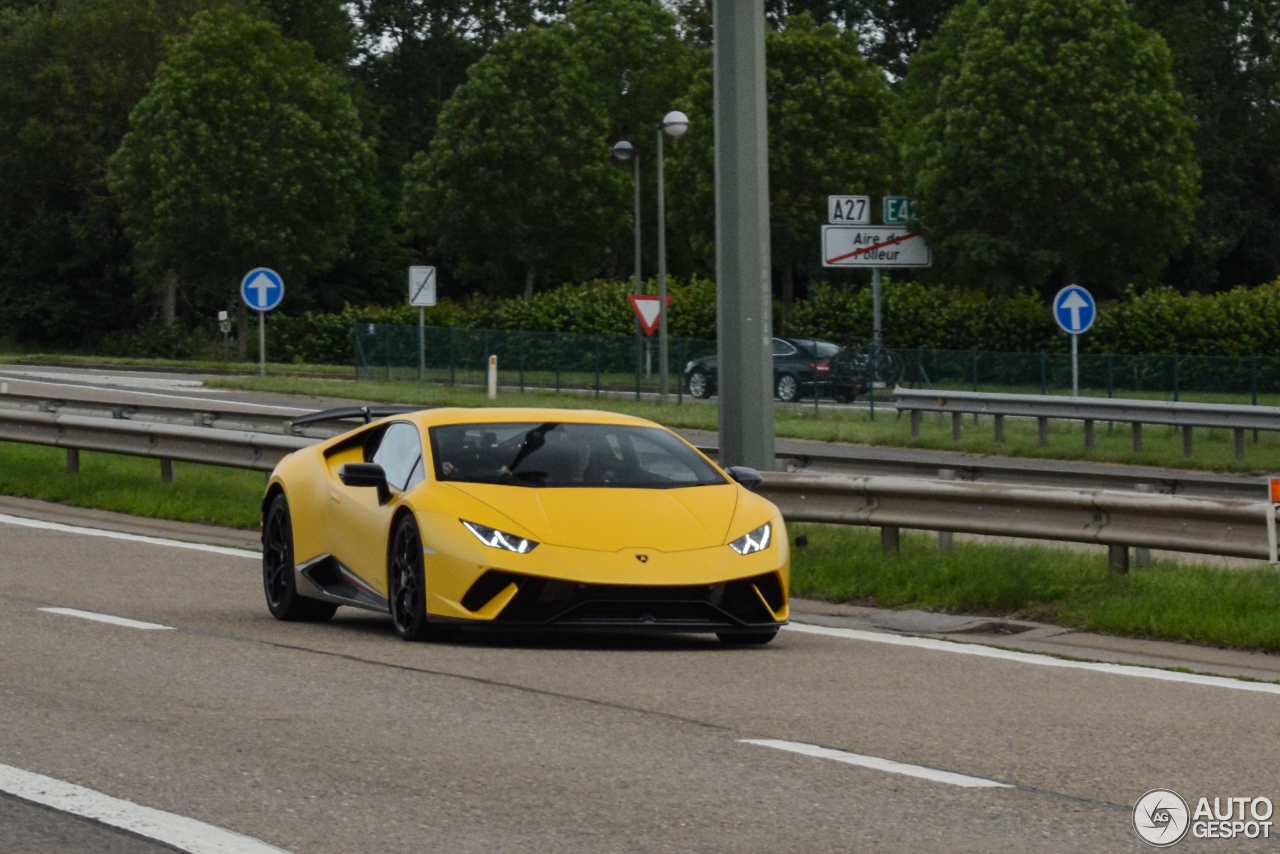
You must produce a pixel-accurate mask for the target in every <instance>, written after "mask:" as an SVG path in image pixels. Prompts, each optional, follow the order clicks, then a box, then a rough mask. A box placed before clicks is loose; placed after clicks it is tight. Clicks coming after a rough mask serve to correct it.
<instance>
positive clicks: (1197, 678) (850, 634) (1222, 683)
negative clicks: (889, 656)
mask: <svg viewBox="0 0 1280 854" xmlns="http://www.w3.org/2000/svg"><path fill="white" fill-rule="evenodd" d="M783 628H787V629H791V630H792V631H796V632H805V633H807V634H813V635H827V636H828V637H835V638H847V639H849V640H860V641H868V642H869V643H884V644H889V645H890V646H911V647H915V648H916V649H928V650H932V651H934V652H951V653H956V654H959V655H976V656H978V657H979V658H996V659H1000V660H1002V661H1016V662H1019V663H1021V664H1037V665H1039V666H1041V667H1065V668H1067V669H1070V670H1092V671H1093V672H1095V673H1109V674H1111V675H1112V676H1136V677H1137V678H1139V679H1155V680H1156V681H1159V682H1182V683H1184V684H1187V685H1203V686H1205V687H1208V688H1233V689H1235V690H1237V691H1255V692H1257V693H1259V694H1280V685H1277V684H1275V683H1273V682H1246V681H1245V680H1243V679H1233V678H1231V677H1230V676H1202V675H1200V674H1199V673H1181V672H1179V671H1176V670H1159V669H1157V668H1154V667H1138V666H1137V665H1134V664H1108V663H1106V662H1101V661H1070V660H1068V659H1065V658H1054V657H1053V656H1051V655H1041V654H1038V653H1034V652H1018V651H1016V650H1012V649H1001V648H1000V647H994V646H982V645H981V644H976V643H963V642H960V641H944V640H934V639H933V638H918V637H910V636H906V635H891V634H887V633H881V632H865V631H860V630H858V629H836V628H830V627H828V626H813V625H809V624H807V623H789V624H787V625H786V626H784V627H783Z"/></svg>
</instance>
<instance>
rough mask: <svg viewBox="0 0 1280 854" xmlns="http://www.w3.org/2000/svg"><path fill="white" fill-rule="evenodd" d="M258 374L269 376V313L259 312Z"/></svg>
mask: <svg viewBox="0 0 1280 854" xmlns="http://www.w3.org/2000/svg"><path fill="white" fill-rule="evenodd" d="M258 373H260V374H262V376H264V377H265V376H266V375H267V313H266V312H265V311H260V312H258Z"/></svg>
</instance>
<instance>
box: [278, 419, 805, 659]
mask: <svg viewBox="0 0 1280 854" xmlns="http://www.w3.org/2000/svg"><path fill="white" fill-rule="evenodd" d="M389 411H390V408H382V409H381V410H380V409H379V408H377V407H374V408H361V409H359V410H356V409H347V410H329V411H326V412H320V413H315V414H313V415H307V416H303V418H300V419H298V420H297V421H296V422H295V423H301V422H304V421H322V420H331V419H338V418H343V417H351V416H353V415H356V414H361V413H362V414H363V415H364V417H365V419H366V422H367V423H366V424H365V425H364V426H362V427H357V428H356V429H354V430H351V431H350V432H348V433H344V434H343V435H341V436H337V437H335V438H333V439H329V440H327V441H324V442H321V443H319V444H317V445H314V446H312V447H309V448H306V449H304V450H301V451H297V452H295V453H293V454H291V455H289V456H288V457H286V458H285V459H284V460H283V461H282V462H281V463H280V465H279V466H277V467H276V470H275V471H274V472H273V473H272V475H271V480H270V483H269V484H268V485H267V491H266V495H265V497H264V499H263V503H262V520H263V521H262V545H263V556H262V577H263V586H264V588H265V590H266V597H267V607H268V608H269V609H270V610H271V613H272V614H273V615H274V616H275V617H277V618H278V619H281V620H313V621H321V620H327V619H329V618H330V617H331V616H333V613H334V611H336V610H337V608H338V606H339V605H351V606H354V607H357V608H367V609H370V610H374V611H381V612H384V613H386V612H389V613H390V614H391V618H392V620H393V621H394V623H395V627H396V632H397V633H399V635H400V637H402V638H404V639H405V640H424V639H427V638H430V637H433V636H435V635H437V634H439V633H440V632H441V631H442V630H444V629H448V628H450V627H456V626H466V627H475V628H494V629H508V630H521V631H524V630H530V629H557V630H565V629H578V630H603V629H626V630H658V631H668V632H715V633H716V634H717V635H718V636H719V637H720V638H721V640H723V641H725V642H727V643H752V644H760V643H768V642H769V641H770V640H772V639H773V637H774V635H776V634H777V633H778V628H779V626H781V625H782V624H783V623H785V622H786V619H787V595H788V586H789V582H790V578H789V574H790V555H789V552H788V542H787V534H786V529H785V528H784V527H783V521H782V516H781V515H780V514H779V512H778V508H776V507H774V506H773V504H771V503H769V502H768V501H766V500H765V499H764V498H762V497H760V496H758V495H755V494H753V493H752V492H751V491H750V490H751V487H754V486H755V485H756V484H758V483H759V482H760V474H759V473H758V472H756V471H754V470H753V469H747V468H734V467H730V468H728V469H724V470H722V469H720V468H719V467H717V466H716V465H715V464H714V463H712V462H711V461H710V460H709V459H707V458H706V457H705V456H703V455H702V454H701V453H700V452H699V451H697V450H696V449H695V448H694V447H693V446H691V445H690V444H688V443H687V442H685V441H684V440H683V439H681V438H680V437H679V436H677V435H676V434H675V433H672V432H671V431H670V430H667V429H666V428H664V427H660V426H658V425H657V424H654V423H652V422H650V421H646V420H644V419H641V418H633V417H630V416H626V415H618V414H615V413H609V412H589V411H567V410H557V409H481V410H476V409H431V410H421V411H417V412H399V413H395V414H390V415H388V417H383V418H380V419H378V420H372V418H373V416H375V415H383V414H386V413H387V412H389Z"/></svg>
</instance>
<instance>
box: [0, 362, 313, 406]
mask: <svg viewBox="0 0 1280 854" xmlns="http://www.w3.org/2000/svg"><path fill="white" fill-rule="evenodd" d="M13 373H18V372H17V371H3V370H0V376H5V377H6V378H7V379H8V380H9V381H11V382H21V383H31V384H32V385H56V386H62V387H63V388H67V387H71V388H90V389H99V390H103V391H111V390H112V387H111V386H107V385H103V384H101V383H91V382H87V381H81V382H57V381H54V380H32V379H27V377H25V376H22V377H15V376H11V374H13ZM32 376H48V374H32ZM64 376H66V377H68V378H71V377H72V375H71V374H66V375H64ZM77 376H78V375H77ZM200 385H202V386H203V385H204V383H203V382H201V383H200ZM147 387H148V386H141V388H147ZM172 387H173V386H171V388H172ZM137 388H139V387H138V386H135V387H131V388H123V389H119V390H120V391H125V392H128V393H129V394H144V395H148V396H150V397H158V398H162V399H164V400H165V401H172V400H185V401H191V402H192V403H230V404H231V405H233V406H245V407H254V408H257V407H261V408H263V409H279V410H280V411H281V412H303V413H307V412H319V411H320V410H318V409H307V408H306V407H299V406H277V405H276V404H274V403H254V402H253V401H249V400H227V399H223V400H213V399H212V398H208V397H183V396H182V395H177V394H165V393H164V392H158V391H137V390H136V389H137ZM150 388H156V386H154V385H153V386H150ZM227 391H228V389H221V388H210V389H209V393H210V394H217V393H219V392H221V393H225V392H227ZM5 393H6V394H7V393H8V392H5Z"/></svg>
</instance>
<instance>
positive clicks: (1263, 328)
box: [267, 278, 1280, 364]
mask: <svg viewBox="0 0 1280 854" xmlns="http://www.w3.org/2000/svg"><path fill="white" fill-rule="evenodd" d="M668 289H669V293H670V294H671V297H672V301H671V315H670V317H671V335H672V336H673V337H678V338H696V339H714V338H715V337H716V327H715V319H716V296H715V284H714V283H713V282H711V281H709V280H707V279H697V278H695V279H693V280H692V281H690V282H681V281H679V280H675V279H671V280H669V282H668ZM645 290H646V292H648V293H653V292H654V291H655V290H656V285H655V283H654V282H652V281H650V282H647V283H646V288H645ZM629 293H631V283H630V282H615V281H603V280H601V281H594V282H587V283H584V284H577V285H574V284H570V285H564V286H563V287H560V288H557V289H555V290H552V291H545V292H543V293H540V294H537V295H536V296H535V297H534V298H533V299H531V300H527V301H526V300H522V299H493V298H483V297H477V298H473V299H470V300H467V301H466V302H462V303H458V302H451V301H444V302H442V303H441V304H440V305H438V306H435V307H434V308H430V309H428V310H427V325H429V326H458V327H463V328H470V329H499V330H519V329H524V330H527V331H531V332H532V331H537V332H555V331H559V332H578V333H595V332H601V333H605V334H610V335H627V334H629V333H630V332H631V331H632V329H633V328H634V327H633V321H634V315H633V314H632V312H631V307H630V305H629V304H628V303H627V299H626V297H627V294H629ZM883 312H884V329H885V342H886V343H887V344H888V345H889V346H891V347H899V348H917V347H920V348H924V349H926V350H969V349H977V350H984V351H988V350H992V351H1001V352H1038V351H1047V352H1050V353H1061V352H1065V351H1067V350H1069V349H1070V339H1069V338H1068V337H1067V336H1066V335H1065V334H1064V333H1063V332H1062V331H1061V330H1059V329H1058V327H1057V325H1056V324H1055V323H1054V322H1053V318H1052V317H1051V316H1050V314H1049V308H1048V305H1047V302H1046V300H1044V299H1043V298H1041V297H1039V296H1038V295H1035V294H1032V293H1029V292H1027V293H1021V294H1018V295H1015V296H1011V297H988V296H986V295H985V294H983V293H981V292H980V291H971V290H962V289H959V288H945V287H931V288H930V287H925V286H923V285H920V284H917V283H914V282H905V283H892V282H887V283H886V284H885V287H884V301H883ZM417 322H418V310H417V309H415V308H411V307H409V306H401V307H397V308H383V307H379V306H369V307H365V308H353V307H351V306H348V307H347V308H346V309H345V310H343V312H342V313H340V314H303V315H298V316H293V317H290V316H286V315H279V316H275V317H272V318H271V319H270V320H269V321H268V323H267V328H268V335H269V336H270V343H269V347H270V348H271V349H270V352H272V353H273V354H274V353H279V354H281V356H282V358H283V360H285V361H294V362H315V363H333V364H351V363H352V360H353V359H354V354H353V350H352V344H351V329H352V327H353V326H354V325H355V324H357V323H378V324H381V323H390V324H398V325H410V324H414V325H416V324H417ZM774 325H775V329H776V330H777V331H778V332H779V333H783V334H789V335H794V336H797V337H810V336H812V337H819V338H825V339H828V340H830V341H835V342H837V343H841V344H843V343H846V342H848V341H850V340H851V339H854V338H858V339H862V340H864V341H865V340H867V339H868V338H869V337H870V334H871V291H870V288H867V287H849V288H837V287H834V286H831V285H826V284H823V285H818V286H816V287H814V288H812V289H810V291H809V296H808V298H807V299H805V300H801V301H799V302H797V303H796V304H795V305H794V306H792V310H791V314H790V316H789V317H786V318H784V316H783V312H782V309H781V306H777V305H775V307H774ZM1080 343H1081V347H1082V349H1083V351H1084V352H1092V353H1153V354H1172V353H1181V354H1185V355H1205V356H1236V355H1248V354H1251V353H1256V354H1258V355H1266V356H1280V281H1277V282H1273V283H1271V284H1268V285H1262V286H1259V287H1256V288H1244V287H1240V288H1236V289H1234V290H1231V291H1226V292H1224V293H1220V294H1213V295H1200V294H1191V295H1188V296H1184V295H1181V294H1179V293H1178V292H1176V291H1174V290H1173V289H1171V288H1157V289H1155V290H1151V291H1147V292H1145V293H1142V294H1138V293H1133V292H1131V293H1129V294H1128V295H1126V297H1125V298H1124V299H1121V300H1117V301H1114V302H1110V303H1104V304H1102V306H1101V308H1100V313H1099V316H1098V320H1097V322H1096V323H1095V324H1094V327H1093V329H1092V330H1090V332H1088V333H1087V334H1086V335H1084V337H1083V338H1082V339H1081V342H1080Z"/></svg>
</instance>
